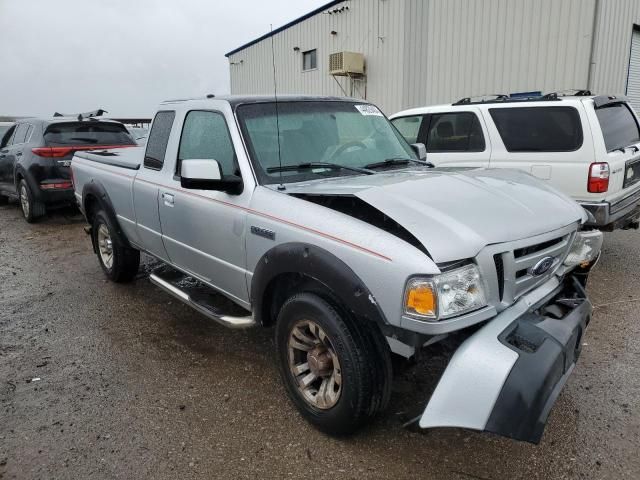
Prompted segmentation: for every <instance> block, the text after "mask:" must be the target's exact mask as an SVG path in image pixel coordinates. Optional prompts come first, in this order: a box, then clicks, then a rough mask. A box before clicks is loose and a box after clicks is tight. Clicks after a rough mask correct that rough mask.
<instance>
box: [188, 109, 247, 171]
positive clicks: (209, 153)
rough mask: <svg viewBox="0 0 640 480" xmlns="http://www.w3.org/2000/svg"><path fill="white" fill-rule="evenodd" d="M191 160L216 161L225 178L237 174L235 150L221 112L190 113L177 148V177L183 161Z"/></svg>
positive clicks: (196, 111)
mask: <svg viewBox="0 0 640 480" xmlns="http://www.w3.org/2000/svg"><path fill="white" fill-rule="evenodd" d="M191 158H196V159H201V160H216V161H217V162H218V163H219V164H220V170H221V171H222V174H223V175H233V174H235V171H236V158H235V150H234V149H233V143H231V136H230V135H229V129H228V128H227V122H226V121H225V119H224V116H222V115H221V114H220V113H216V112H208V111H198V110H194V111H192V112H189V113H188V114H187V118H186V119H185V121H184V126H183V127H182V137H181V138H180V148H179V149H178V165H177V170H176V172H177V173H178V174H179V173H180V162H182V160H187V159H191Z"/></svg>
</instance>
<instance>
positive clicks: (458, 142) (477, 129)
mask: <svg viewBox="0 0 640 480" xmlns="http://www.w3.org/2000/svg"><path fill="white" fill-rule="evenodd" d="M425 145H426V147H427V151H428V152H482V151H484V148H485V143H484V135H483V134H482V127H481V126H480V121H479V120H478V117H477V116H476V114H475V113H471V112H459V113H458V112H457V113H439V114H433V115H431V121H430V122H429V130H428V132H427V139H426V142H425Z"/></svg>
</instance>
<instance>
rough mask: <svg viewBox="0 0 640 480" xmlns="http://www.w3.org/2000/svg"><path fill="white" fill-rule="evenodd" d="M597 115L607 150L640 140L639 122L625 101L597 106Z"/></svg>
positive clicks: (626, 145)
mask: <svg viewBox="0 0 640 480" xmlns="http://www.w3.org/2000/svg"><path fill="white" fill-rule="evenodd" d="M596 115H597V117H598V122H600V128H601V129H602V136H603V137H604V144H605V146H606V147H607V152H611V151H613V150H616V149H618V148H624V147H628V146H629V145H633V144H634V143H638V142H639V141H640V132H639V131H638V123H637V122H636V119H635V117H634V116H633V113H631V110H629V107H628V106H627V105H626V104H624V103H613V104H610V105H605V106H603V107H600V108H596Z"/></svg>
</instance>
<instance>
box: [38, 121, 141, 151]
mask: <svg viewBox="0 0 640 480" xmlns="http://www.w3.org/2000/svg"><path fill="white" fill-rule="evenodd" d="M44 141H45V142H46V144H47V145H49V146H58V145H136V143H135V142H134V141H133V139H132V138H131V135H129V132H128V131H127V129H126V128H125V126H124V125H122V124H120V123H107V122H95V121H91V120H87V121H86V122H67V123H54V124H51V125H49V126H48V127H47V130H46V131H45V132H44Z"/></svg>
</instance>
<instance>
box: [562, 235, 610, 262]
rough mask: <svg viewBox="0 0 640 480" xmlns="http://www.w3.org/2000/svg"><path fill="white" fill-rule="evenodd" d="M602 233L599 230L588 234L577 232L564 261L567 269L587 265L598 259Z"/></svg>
mask: <svg viewBox="0 0 640 480" xmlns="http://www.w3.org/2000/svg"><path fill="white" fill-rule="evenodd" d="M603 238H604V237H603V235H602V232H601V231H599V230H591V231H588V232H578V233H577V234H576V238H575V240H574V241H573V245H571V250H570V251H569V255H567V258H566V259H565V260H564V264H565V265H566V266H567V267H575V266H576V265H582V264H585V265H587V264H589V263H591V262H593V261H594V260H595V259H596V258H598V254H599V253H600V250H601V249H602V240H603Z"/></svg>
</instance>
